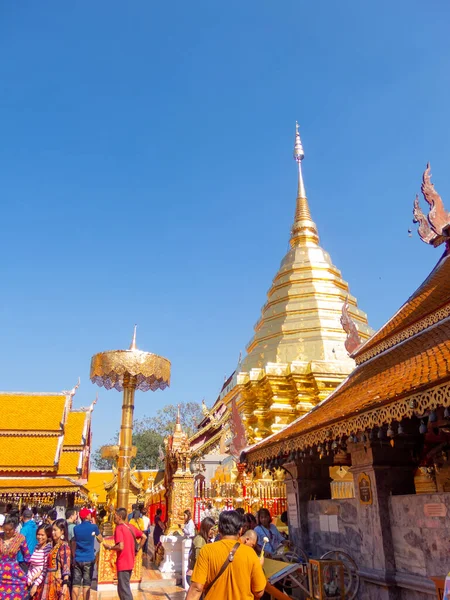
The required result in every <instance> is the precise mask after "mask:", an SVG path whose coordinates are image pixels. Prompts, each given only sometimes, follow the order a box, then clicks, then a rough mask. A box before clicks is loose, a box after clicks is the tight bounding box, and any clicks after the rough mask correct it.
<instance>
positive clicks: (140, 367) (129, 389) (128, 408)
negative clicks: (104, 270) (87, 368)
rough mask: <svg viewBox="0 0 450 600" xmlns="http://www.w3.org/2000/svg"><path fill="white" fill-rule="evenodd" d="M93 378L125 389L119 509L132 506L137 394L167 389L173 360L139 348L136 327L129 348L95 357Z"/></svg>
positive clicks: (118, 488) (120, 442) (109, 385)
mask: <svg viewBox="0 0 450 600" xmlns="http://www.w3.org/2000/svg"><path fill="white" fill-rule="evenodd" d="M91 381H92V383H96V384H97V385H99V386H100V387H101V386H104V387H105V388H106V389H107V390H110V389H112V388H115V389H116V390H117V391H118V392H121V391H122V390H123V404H122V422H121V425H120V438H119V457H118V465H117V466H118V469H117V505H116V506H117V508H119V507H123V508H127V509H128V493H129V489H130V460H131V458H132V457H131V452H132V437H133V412H134V393H135V391H136V390H141V391H142V392H147V391H148V390H152V391H153V392H154V391H156V390H164V389H165V388H166V387H167V386H168V385H170V361H169V360H167V358H163V357H162V356H158V355H157V354H152V353H151V352H143V351H142V350H138V349H137V348H136V326H135V328H134V334H133V340H132V342H131V345H130V348H129V349H128V350H108V351H106V352H99V353H98V354H95V355H94V356H93V357H92V360H91Z"/></svg>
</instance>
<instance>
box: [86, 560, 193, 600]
mask: <svg viewBox="0 0 450 600" xmlns="http://www.w3.org/2000/svg"><path fill="white" fill-rule="evenodd" d="M145 563H146V564H145V566H143V567H142V581H141V584H140V585H141V589H140V590H139V591H138V590H136V591H133V598H134V600H185V596H186V592H185V591H184V589H183V588H181V587H179V586H177V585H175V578H171V579H163V577H162V575H161V572H160V571H159V569H157V568H156V567H155V565H154V564H153V563H151V562H149V563H147V561H145ZM118 597H119V596H118V594H117V591H112V592H109V591H108V592H106V591H104V592H102V591H100V592H98V593H97V600H115V599H116V598H118Z"/></svg>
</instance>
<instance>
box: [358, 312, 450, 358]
mask: <svg viewBox="0 0 450 600" xmlns="http://www.w3.org/2000/svg"><path fill="white" fill-rule="evenodd" d="M448 316H450V304H446V305H445V306H444V307H442V308H441V309H439V310H436V311H435V312H434V313H432V314H430V315H427V316H426V317H424V318H423V319H421V320H420V321H418V322H417V323H414V325H411V326H410V327H407V328H406V329H404V330H403V331H400V332H399V333H397V334H396V335H393V336H392V337H389V338H386V339H385V340H382V341H381V342H379V343H378V344H377V345H376V346H373V348H370V349H369V350H367V352H364V353H363V354H358V356H356V357H355V361H356V364H357V365H361V364H363V363H365V362H367V361H368V360H370V359H371V358H373V357H374V356H377V355H378V354H381V352H384V351H385V350H388V349H389V348H392V346H396V345H397V344H399V343H400V342H403V341H404V340H407V339H408V338H410V337H412V336H413V335H415V334H416V333H420V332H421V331H424V330H425V329H427V328H428V327H431V326H432V325H435V324H436V323H439V321H442V320H444V319H446V318H447V317H448Z"/></svg>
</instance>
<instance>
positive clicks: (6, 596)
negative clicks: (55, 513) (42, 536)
mask: <svg viewBox="0 0 450 600" xmlns="http://www.w3.org/2000/svg"><path fill="white" fill-rule="evenodd" d="M17 525H18V520H17V518H15V517H7V518H6V519H5V522H4V524H3V535H2V536H1V538H0V600H22V599H23V598H24V596H25V593H26V587H27V576H26V575H25V573H24V572H23V570H22V569H21V567H20V565H19V563H18V561H17V554H18V553H19V551H20V552H22V556H23V561H24V562H26V563H28V562H29V561H30V553H29V551H28V546H27V542H26V540H25V537H24V536H23V535H21V534H20V533H16V527H17Z"/></svg>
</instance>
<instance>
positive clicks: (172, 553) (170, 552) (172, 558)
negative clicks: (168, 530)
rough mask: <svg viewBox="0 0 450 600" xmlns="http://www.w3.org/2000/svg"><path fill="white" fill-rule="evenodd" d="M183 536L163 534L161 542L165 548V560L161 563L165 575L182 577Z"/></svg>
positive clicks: (160, 568) (160, 566) (160, 567)
mask: <svg viewBox="0 0 450 600" xmlns="http://www.w3.org/2000/svg"><path fill="white" fill-rule="evenodd" d="M182 541H183V538H182V537H181V536H179V535H162V536H161V544H162V546H163V548H164V561H163V562H162V563H161V564H160V565H159V570H160V571H161V573H162V574H163V576H167V577H174V576H176V577H177V579H181V570H182V568H181V564H182V547H181V543H182Z"/></svg>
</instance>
